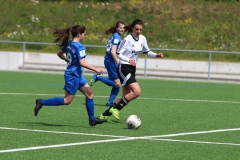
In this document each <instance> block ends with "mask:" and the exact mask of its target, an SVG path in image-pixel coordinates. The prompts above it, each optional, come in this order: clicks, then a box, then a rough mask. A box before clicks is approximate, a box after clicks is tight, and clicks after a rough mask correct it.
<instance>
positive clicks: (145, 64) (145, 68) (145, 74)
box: [144, 54, 147, 78]
mask: <svg viewBox="0 0 240 160" xmlns="http://www.w3.org/2000/svg"><path fill="white" fill-rule="evenodd" d="M146 77H147V55H146V54H145V63H144V78H146Z"/></svg>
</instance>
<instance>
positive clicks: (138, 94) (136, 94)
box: [133, 90, 141, 97]
mask: <svg viewBox="0 0 240 160" xmlns="http://www.w3.org/2000/svg"><path fill="white" fill-rule="evenodd" d="M133 93H134V95H135V97H138V96H140V94H141V90H137V91H134V92H133Z"/></svg>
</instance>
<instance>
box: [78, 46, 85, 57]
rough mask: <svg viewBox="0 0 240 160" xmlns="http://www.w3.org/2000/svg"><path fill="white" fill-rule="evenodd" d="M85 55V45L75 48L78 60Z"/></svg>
mask: <svg viewBox="0 0 240 160" xmlns="http://www.w3.org/2000/svg"><path fill="white" fill-rule="evenodd" d="M86 56H87V55H86V51H85V47H84V46H83V45H81V46H79V47H78V50H77V57H78V60H81V59H83V58H85V57H86Z"/></svg>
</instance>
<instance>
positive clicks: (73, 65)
mask: <svg viewBox="0 0 240 160" xmlns="http://www.w3.org/2000/svg"><path fill="white" fill-rule="evenodd" d="M62 50H63V51H64V52H66V57H67V60H68V62H69V63H68V67H67V69H66V71H65V73H68V74H73V75H75V76H77V77H81V75H82V71H83V67H82V66H80V64H79V60H81V59H83V58H85V57H86V52H85V47H84V45H83V44H82V43H80V42H72V41H69V42H68V44H67V45H66V46H64V47H62Z"/></svg>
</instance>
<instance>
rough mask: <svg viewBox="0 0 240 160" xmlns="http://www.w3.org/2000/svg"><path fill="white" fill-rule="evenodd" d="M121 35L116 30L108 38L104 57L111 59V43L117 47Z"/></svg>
mask: <svg viewBox="0 0 240 160" xmlns="http://www.w3.org/2000/svg"><path fill="white" fill-rule="evenodd" d="M121 40H122V39H121V36H120V34H119V33H118V32H115V33H114V34H113V35H112V36H111V37H110V38H109V40H108V44H107V51H106V56H105V58H108V59H113V58H112V54H111V49H112V45H116V46H117V48H118V46H119V45H120V43H121Z"/></svg>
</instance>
